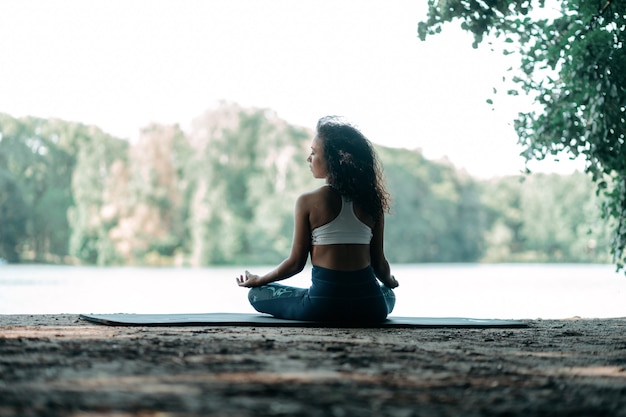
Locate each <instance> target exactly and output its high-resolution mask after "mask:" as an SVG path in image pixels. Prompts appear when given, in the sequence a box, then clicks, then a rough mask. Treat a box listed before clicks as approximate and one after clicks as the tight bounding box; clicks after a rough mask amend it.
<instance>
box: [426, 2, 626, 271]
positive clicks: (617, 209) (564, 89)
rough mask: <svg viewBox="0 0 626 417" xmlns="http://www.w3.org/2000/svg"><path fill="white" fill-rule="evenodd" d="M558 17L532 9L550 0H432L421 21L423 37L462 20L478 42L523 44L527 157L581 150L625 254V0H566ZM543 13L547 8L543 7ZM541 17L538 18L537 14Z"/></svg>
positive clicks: (519, 77)
mask: <svg viewBox="0 0 626 417" xmlns="http://www.w3.org/2000/svg"><path fill="white" fill-rule="evenodd" d="M559 3H560V13H559V15H558V16H557V17H555V18H542V17H540V16H541V15H542V13H532V11H533V10H535V12H536V11H537V9H541V8H543V7H544V1H542V0H541V1H530V0H526V1H514V0H493V1H489V2H476V1H471V0H447V1H445V2H444V1H435V0H429V12H428V19H427V21H425V22H421V23H419V25H418V33H419V36H420V38H421V39H422V40H424V39H425V38H426V36H427V35H430V34H434V33H438V32H440V31H441V30H442V26H443V25H444V24H445V23H447V22H451V21H453V20H460V21H461V25H462V27H463V29H465V30H468V31H470V32H472V33H473V34H474V46H476V45H478V44H479V43H480V42H481V41H483V39H484V38H485V37H486V36H487V35H488V34H490V35H494V36H496V37H500V36H505V37H506V41H507V43H508V44H510V45H511V47H510V48H508V49H506V50H505V51H503V52H504V53H506V54H508V53H512V52H513V51H514V49H513V48H517V51H516V52H517V53H518V54H519V56H520V68H519V71H517V72H516V73H515V74H514V79H513V80H514V81H515V82H516V83H517V85H518V86H519V90H518V89H512V90H511V91H510V92H509V94H511V95H517V94H519V92H520V90H521V92H524V93H526V94H527V95H529V96H530V97H532V98H533V100H534V107H533V110H531V111H528V112H522V113H520V114H519V116H518V118H517V120H516V122H515V127H516V130H517V134H518V137H519V143H520V144H522V145H523V146H524V147H525V151H524V153H523V154H524V156H525V157H526V158H527V159H538V160H541V159H544V158H545V157H546V156H548V155H558V154H561V153H566V154H569V156H570V157H577V156H581V157H583V158H584V159H585V160H586V162H587V165H586V171H587V172H588V173H590V174H591V177H592V179H593V181H595V183H596V184H597V189H598V192H599V193H604V194H605V196H606V202H605V210H604V212H603V215H604V216H606V217H608V218H609V219H611V220H612V224H613V225H614V232H613V246H612V253H613V256H614V261H615V263H616V264H617V266H618V269H619V268H622V267H623V265H624V262H625V261H626V252H625V249H626V143H625V142H626V136H625V135H626V71H624V68H626V51H625V45H624V41H625V39H626V38H625V31H626V3H625V2H623V1H617V0H608V1H602V2H599V1H597V0H561V1H560V2H559ZM543 14H544V15H545V13H543ZM537 16H539V17H537Z"/></svg>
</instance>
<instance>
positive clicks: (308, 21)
mask: <svg viewBox="0 0 626 417" xmlns="http://www.w3.org/2000/svg"><path fill="white" fill-rule="evenodd" d="M425 17H426V1H417V0H379V1H367V0H358V1H356V0H352V1H347V0H298V1H294V0H262V1H261V0H248V1H244V0H223V1H215V0H213V1H204V0H198V1H192V0H185V1H175V0H172V1H160V0H142V1H140V0H132V1H131V0H105V1H99V0H94V1H84V0H76V1H59V0H54V1H51V0H44V1H35V0H34V1H22V0H17V1H13V0H3V1H2V2H1V3H0V57H1V58H0V112H4V113H8V114H10V115H12V116H16V117H19V116H24V115H33V116H38V117H44V118H46V117H57V118H61V119H65V120H71V121H78V122H83V123H86V124H95V125H97V126H100V127H101V128H102V129H104V130H105V131H107V132H109V133H111V134H114V135H117V136H120V137H124V138H129V139H133V138H136V137H137V136H138V132H139V129H140V128H142V127H145V126H146V125H147V124H149V123H150V122H159V123H179V124H180V125H181V126H182V127H183V128H187V127H188V126H189V124H190V122H191V120H192V119H193V118H194V117H197V116H199V115H200V114H202V113H203V112H204V111H205V110H207V109H208V108H211V107H214V106H215V105H216V103H218V102H219V101H220V100H226V101H230V102H236V103H239V104H241V105H243V106H254V107H261V108H270V109H272V110H275V111H276V112H277V113H278V115H279V116H280V117H282V118H284V119H286V120H287V121H289V122H290V123H292V124H297V125H301V126H307V127H311V128H313V127H314V126H315V123H316V121H317V119H318V118H319V117H321V116H324V115H328V114H335V115H342V116H345V117H347V118H348V119H349V120H351V121H353V122H354V123H355V124H357V125H358V126H360V127H361V129H362V130H363V132H364V133H365V134H366V135H367V136H368V137H369V138H370V139H371V140H372V141H373V142H375V143H379V144H382V145H387V146H394V147H405V148H409V149H415V148H420V149H422V150H423V152H424V154H425V155H426V157H428V158H432V159H438V158H441V157H444V156H446V157H448V159H449V160H450V161H451V162H452V163H453V164H454V165H456V166H457V167H459V168H465V169H467V171H468V172H470V173H471V174H473V175H475V176H479V177H489V176H492V175H503V174H515V173H518V172H519V171H520V170H521V169H523V166H524V164H523V159H522V158H521V157H520V156H518V154H519V151H520V149H519V147H518V146H517V145H516V140H517V139H516V135H515V133H514V131H513V128H512V120H513V118H514V116H515V114H516V113H517V111H519V110H523V107H522V105H523V102H522V100H517V101H516V100H513V99H510V98H507V97H506V96H505V95H504V94H498V95H497V96H496V97H495V110H494V109H492V106H490V105H488V104H487V103H486V99H487V98H490V97H492V89H493V87H496V88H501V87H502V84H501V83H502V76H503V75H505V74H506V69H507V68H508V66H510V65H511V62H513V63H514V62H515V61H511V60H510V59H509V61H508V62H505V57H503V56H502V55H501V54H500V53H499V52H491V51H490V50H489V48H488V47H487V46H486V45H484V46H481V47H480V48H479V49H478V50H474V49H472V47H471V36H470V35H469V34H466V33H463V32H461V31H460V30H459V29H457V27H454V26H450V27H446V28H444V32H443V34H441V35H437V36H434V37H431V38H429V39H428V40H427V41H426V42H421V41H419V39H418V38H417V23H418V22H419V21H420V20H423V19H425ZM537 168H539V169H542V170H548V171H550V170H553V169H554V165H549V164H541V165H540V166H538V167H537ZM557 168H558V170H559V171H561V172H569V170H571V167H569V166H568V167H565V166H563V164H561V165H559V166H558V167H557Z"/></svg>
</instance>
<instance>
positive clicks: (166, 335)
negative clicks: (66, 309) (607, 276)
mask: <svg viewBox="0 0 626 417" xmlns="http://www.w3.org/2000/svg"><path fill="white" fill-rule="evenodd" d="M527 322H528V323H529V327H527V328H512V329H501V328H499V329H458V328H455V329H437V328H428V329H425V328H421V329H363V328H356V329H355V328H303V327H297V328H296V327H288V328H287V327H276V328H267V327H208V326H206V327H205V326H200V327H112V326H104V325H97V324H91V323H88V322H85V321H83V320H80V319H79V318H78V315H74V314H59V315H49V314H46V315H43V314H33V315H29V314H24V315H0V375H2V378H1V379H0V416H24V417H28V416H39V415H47V416H57V415H58V416H86V415H94V414H96V415H111V414H115V415H121V416H147V415H148V416H153V415H157V414H158V415H165V416H233V415H236V416H244V417H245V416H286V415H298V416H300V415H301V416H352V415H359V416H361V415H381V416H386V415H389V416H418V415H419V416H438V415H463V416H496V415H497V416H501V415H513V416H527V415H548V414H549V415H552V416H577V415H603V416H626V395H625V394H626V318H614V319H581V318H572V319H566V320H528V321H527Z"/></svg>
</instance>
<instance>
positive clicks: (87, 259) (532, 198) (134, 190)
mask: <svg viewBox="0 0 626 417" xmlns="http://www.w3.org/2000/svg"><path fill="white" fill-rule="evenodd" d="M312 135H313V132H312V131H311V130H310V129H306V128H303V127H298V126H293V125H290V124H289V123H287V122H286V121H284V120H281V119H280V118H278V117H277V116H276V114H275V113H273V112H272V111H269V110H266V109H247V108H242V107H240V106H238V105H235V104H229V103H223V104H222V105H221V106H220V107H218V108H216V109H213V110H210V111H207V112H205V113H204V114H202V115H200V116H199V117H197V118H196V119H195V121H194V122H193V125H192V127H191V129H190V130H189V132H185V131H183V130H182V129H181V128H180V127H179V126H177V125H160V124H153V125H150V126H147V127H146V128H144V129H143V130H142V131H141V134H140V135H139V138H138V140H137V141H134V142H129V141H126V140H122V139H120V138H116V137H113V136H111V135H109V134H107V133H106V132H103V131H102V130H101V129H99V128H97V127H94V126H85V125H83V124H80V123H72V122H67V121H63V120H56V119H40V118H34V117H25V118H14V117H12V116H10V115H7V114H0V258H4V259H6V260H8V261H10V262H20V261H22V262H24V261H29V262H31V261H34V262H54V263H72V264H90V265H191V266H206V265H228V264H231V265H232V264H273V263H276V262H278V261H280V260H282V259H283V258H284V257H285V256H286V255H287V254H288V252H289V250H290V246H291V238H292V233H293V207H294V203H295V199H296V197H297V196H298V195H299V194H300V193H302V192H305V191H307V190H310V189H312V188H314V187H318V186H321V185H322V183H321V182H320V181H319V180H315V179H313V178H312V176H311V174H310V172H309V169H308V165H307V163H306V162H305V159H306V157H307V155H308V151H309V149H308V148H309V146H310V141H311V139H312ZM416 140H417V138H416ZM377 150H378V152H379V156H380V158H381V161H382V163H383V166H384V174H385V177H386V181H387V185H388V189H389V191H390V193H391V195H392V198H393V201H392V210H391V213H390V215H389V216H388V218H387V220H386V243H385V245H386V252H387V254H388V257H389V260H390V261H391V262H393V263H420V262H608V261H610V234H609V230H610V227H609V226H610V225H607V224H606V222H605V220H602V213H601V201H600V198H599V197H597V196H596V194H595V192H594V187H593V184H592V181H591V179H589V178H588V177H587V176H586V175H585V174H582V173H575V174H572V175H567V176H559V175H540V174H533V175H524V176H522V175H520V176H510V177H503V178H494V179H491V180H477V179H475V178H472V177H471V176H469V175H468V174H467V173H465V172H464V171H460V170H458V169H456V168H455V167H454V166H452V165H450V164H448V163H444V162H435V161H430V160H428V159H426V158H424V157H423V155H422V154H421V152H420V151H417V150H411V151H410V150H406V149H393V148H387V147H383V146H377Z"/></svg>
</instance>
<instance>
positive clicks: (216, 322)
mask: <svg viewBox="0 0 626 417" xmlns="http://www.w3.org/2000/svg"><path fill="white" fill-rule="evenodd" d="M80 318H81V319H83V320H87V321H90V322H93V323H98V324H106V325H108V326H249V327H253V326H259V327H261V326H265V327H370V328H389V327H399V328H409V327H418V328H419V327H421V328H433V327H468V328H476V327H528V324H527V323H525V322H523V321H518V320H498V319H472V318H463V317H394V316H390V317H389V318H388V319H387V320H386V321H384V322H382V323H377V324H365V325H364V324H355V323H326V322H315V321H298V320H283V319H277V318H275V317H272V316H268V315H265V314H245V313H205V314H81V315H80Z"/></svg>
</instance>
